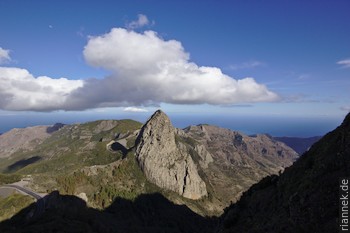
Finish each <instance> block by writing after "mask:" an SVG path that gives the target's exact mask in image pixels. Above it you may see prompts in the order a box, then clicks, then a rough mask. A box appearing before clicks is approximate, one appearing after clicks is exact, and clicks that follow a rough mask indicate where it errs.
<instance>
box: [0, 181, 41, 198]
mask: <svg viewBox="0 0 350 233" xmlns="http://www.w3.org/2000/svg"><path fill="white" fill-rule="evenodd" d="M2 187H3V188H12V189H16V190H18V191H20V192H21V193H23V194H27V195H29V196H32V197H34V198H35V199H36V200H40V199H41V198H42V196H41V195H40V194H38V193H35V192H33V191H32V190H29V189H27V188H24V187H21V186H18V185H15V184H4V185H2V186H0V188H2Z"/></svg>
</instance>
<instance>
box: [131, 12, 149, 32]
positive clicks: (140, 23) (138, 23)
mask: <svg viewBox="0 0 350 233" xmlns="http://www.w3.org/2000/svg"><path fill="white" fill-rule="evenodd" d="M149 24H150V21H149V20H148V18H147V16H146V15H143V14H139V15H137V20H134V21H131V22H130V23H127V24H126V28H128V29H130V30H134V29H136V28H141V27H144V26H146V25H149Z"/></svg>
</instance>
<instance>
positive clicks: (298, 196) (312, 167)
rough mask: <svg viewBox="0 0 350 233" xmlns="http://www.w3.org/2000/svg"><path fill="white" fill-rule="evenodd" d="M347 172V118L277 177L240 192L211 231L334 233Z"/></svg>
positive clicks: (349, 118) (349, 127)
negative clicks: (242, 192) (342, 186)
mask: <svg viewBox="0 0 350 233" xmlns="http://www.w3.org/2000/svg"><path fill="white" fill-rule="evenodd" d="M349 171H350V114H348V115H347V117H346V118H345V120H344V122H343V123H342V124H341V126H339V127H338V128H336V129H335V130H333V131H332V132H330V133H328V134H326V135H325V136H324V137H323V138H322V139H320V140H319V141H318V142H316V143H315V144H314V145H313V146H312V147H311V148H310V150H308V151H307V152H305V153H304V154H303V155H302V156H301V157H300V159H298V161H296V162H295V163H294V164H293V165H292V166H290V167H288V168H286V169H285V171H284V172H283V173H282V174H281V175H280V176H276V175H274V176H269V177H266V178H264V179H263V180H261V181H260V182H259V183H257V184H255V185H253V186H252V187H251V188H250V189H249V190H248V191H247V192H245V193H244V194H243V196H242V198H241V199H240V200H239V202H237V203H236V204H233V205H231V206H230V207H229V208H227V209H226V212H225V214H224V215H223V217H222V221H221V226H220V227H219V229H218V231H217V232H220V233H231V232H232V233H233V232H247V233H253V232H254V233H256V232H284V233H292V232H318V233H328V232H338V231H339V229H340V226H339V225H340V224H341V220H342V219H341V217H340V216H341V215H339V207H338V205H339V195H340V193H341V191H339V188H340V187H339V182H340V181H341V180H342V179H341V178H346V177H349V174H350V173H349ZM343 219H344V218H343ZM345 219H346V218H345Z"/></svg>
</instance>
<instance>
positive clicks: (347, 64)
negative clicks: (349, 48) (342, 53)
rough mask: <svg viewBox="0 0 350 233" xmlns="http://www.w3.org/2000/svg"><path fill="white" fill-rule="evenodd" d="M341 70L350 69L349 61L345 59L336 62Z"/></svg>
mask: <svg viewBox="0 0 350 233" xmlns="http://www.w3.org/2000/svg"><path fill="white" fill-rule="evenodd" d="M337 64H338V65H341V67H342V68H350V59H345V60H341V61H338V62H337Z"/></svg>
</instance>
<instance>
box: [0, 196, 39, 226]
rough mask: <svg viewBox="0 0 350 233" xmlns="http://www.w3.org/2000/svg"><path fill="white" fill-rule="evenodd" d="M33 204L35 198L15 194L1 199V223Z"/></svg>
mask: <svg viewBox="0 0 350 233" xmlns="http://www.w3.org/2000/svg"><path fill="white" fill-rule="evenodd" d="M33 202H34V200H33V198H31V197H29V196H27V195H21V194H13V195H10V196H8V197H6V198H2V197H0V210H1V211H0V221H3V220H5V219H9V218H11V217H12V216H13V215H15V214H17V213H18V212H19V211H20V210H22V209H23V208H26V207H27V206H29V205H30V204H31V203H33Z"/></svg>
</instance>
